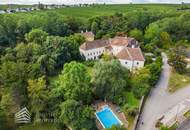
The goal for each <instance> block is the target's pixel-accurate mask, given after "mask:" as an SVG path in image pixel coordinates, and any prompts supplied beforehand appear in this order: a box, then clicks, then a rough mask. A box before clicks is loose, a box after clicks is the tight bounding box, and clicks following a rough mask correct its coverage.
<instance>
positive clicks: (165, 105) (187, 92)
mask: <svg viewBox="0 0 190 130" xmlns="http://www.w3.org/2000/svg"><path fill="white" fill-rule="evenodd" d="M162 57H163V71H162V74H161V76H160V80H159V81H158V83H157V85H156V86H155V88H154V89H152V92H151V94H150V95H149V97H148V98H147V101H146V103H145V106H144V108H143V111H142V114H141V117H140V120H139V123H138V127H137V130H155V127H154V126H155V123H156V121H157V119H158V118H159V117H161V116H162V114H164V113H165V112H167V111H168V110H169V109H170V108H172V107H174V106H175V105H177V104H178V103H179V102H180V101H182V100H183V99H185V98H187V97H188V96H190V86H188V87H185V88H184V89H182V90H179V91H177V92H175V93H174V94H170V93H168V91H167V86H168V80H169V77H170V71H171V68H170V66H169V65H168V63H167V60H168V58H167V56H166V54H164V53H163V54H162ZM179 82H180V81H179ZM142 122H144V124H143V125H142Z"/></svg>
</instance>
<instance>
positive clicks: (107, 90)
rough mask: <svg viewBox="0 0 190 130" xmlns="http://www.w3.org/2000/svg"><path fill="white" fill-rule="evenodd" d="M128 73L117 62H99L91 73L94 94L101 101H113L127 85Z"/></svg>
mask: <svg viewBox="0 0 190 130" xmlns="http://www.w3.org/2000/svg"><path fill="white" fill-rule="evenodd" d="M128 76H129V71H128V70H127V69H126V68H124V67H122V66H121V64H120V63H119V61H117V60H111V61H100V62H98V63H96V64H95V66H94V72H93V79H92V81H93V84H94V92H95V94H96V95H97V96H98V97H99V98H101V99H108V100H110V101H114V100H115V99H116V96H117V95H121V93H122V92H123V90H124V89H125V88H126V87H127V86H128V85H129V82H128Z"/></svg>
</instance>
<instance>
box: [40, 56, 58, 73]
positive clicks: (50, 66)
mask: <svg viewBox="0 0 190 130" xmlns="http://www.w3.org/2000/svg"><path fill="white" fill-rule="evenodd" d="M37 63H38V64H39V65H40V68H41V72H43V73H44V74H45V75H46V76H48V75H52V74H53V73H54V69H55V64H56V62H55V60H54V59H53V58H52V57H51V56H50V55H49V54H44V55H41V56H40V57H39V58H38V60H37Z"/></svg>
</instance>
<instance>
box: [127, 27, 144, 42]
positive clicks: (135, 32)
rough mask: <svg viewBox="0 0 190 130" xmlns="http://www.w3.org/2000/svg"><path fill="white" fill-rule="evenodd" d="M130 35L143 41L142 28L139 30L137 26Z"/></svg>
mask: <svg viewBox="0 0 190 130" xmlns="http://www.w3.org/2000/svg"><path fill="white" fill-rule="evenodd" d="M129 36H131V37H134V38H135V39H136V40H138V41H140V42H142V41H143V38H144V36H143V33H142V31H141V30H138V29H137V28H135V29H133V30H131V31H130V33H129Z"/></svg>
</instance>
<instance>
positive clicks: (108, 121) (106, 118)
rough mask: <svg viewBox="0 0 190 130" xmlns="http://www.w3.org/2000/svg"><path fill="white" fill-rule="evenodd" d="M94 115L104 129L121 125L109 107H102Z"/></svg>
mask: <svg viewBox="0 0 190 130" xmlns="http://www.w3.org/2000/svg"><path fill="white" fill-rule="evenodd" d="M95 114H96V117H97V119H98V120H99V121H100V123H101V125H102V126H103V127H104V128H111V127H112V126H113V125H122V124H123V123H122V122H121V121H120V120H119V119H118V118H117V116H116V115H115V114H114V113H113V111H112V110H111V109H110V108H109V106H104V107H103V108H102V110H101V111H98V112H96V113H95Z"/></svg>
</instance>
